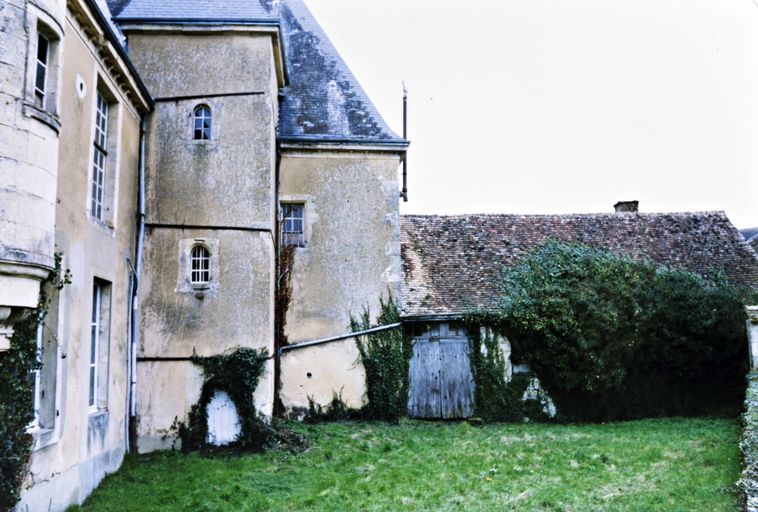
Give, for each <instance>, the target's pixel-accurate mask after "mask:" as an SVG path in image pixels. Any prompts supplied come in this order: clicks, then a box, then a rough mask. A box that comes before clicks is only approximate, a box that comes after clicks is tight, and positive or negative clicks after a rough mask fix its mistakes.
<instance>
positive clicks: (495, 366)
mask: <svg viewBox="0 0 758 512" xmlns="http://www.w3.org/2000/svg"><path fill="white" fill-rule="evenodd" d="M467 332H468V337H469V349H470V350H469V353H470V354H471V356H470V357H471V359H470V364H471V372H472V374H473V376H474V382H475V383H476V390H475V392H474V404H475V411H476V415H477V416H478V417H480V418H481V419H483V420H484V421H511V422H512V421H518V422H520V421H524V419H525V418H526V419H530V420H540V421H541V420H545V419H547V416H546V414H545V413H544V412H543V411H542V405H541V404H540V403H539V402H538V401H536V400H523V397H524V392H525V391H526V388H527V386H528V385H529V381H530V377H528V376H526V375H513V376H512V377H511V380H510V381H506V361H505V355H504V354H503V350H502V348H501V347H500V343H499V342H498V336H497V335H496V334H495V333H494V332H493V330H492V329H482V328H481V327H480V326H479V325H477V324H476V323H472V324H470V325H468V326H467ZM482 333H483V334H484V335H482Z"/></svg>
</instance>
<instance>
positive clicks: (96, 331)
mask: <svg viewBox="0 0 758 512" xmlns="http://www.w3.org/2000/svg"><path fill="white" fill-rule="evenodd" d="M102 300H103V286H102V285H101V284H100V283H99V282H97V281H95V284H94V285H93V287H92V322H91V324H90V329H91V330H90V350H89V400H88V402H87V404H88V405H89V407H90V409H97V402H98V396H97V394H98V387H99V386H98V384H99V382H98V379H99V375H98V373H99V372H98V366H99V365H98V360H99V357H100V330H101V322H102V314H101V303H102Z"/></svg>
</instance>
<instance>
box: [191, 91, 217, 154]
mask: <svg viewBox="0 0 758 512" xmlns="http://www.w3.org/2000/svg"><path fill="white" fill-rule="evenodd" d="M203 106H205V107H208V109H210V112H211V138H210V139H196V138H195V110H196V109H197V108H198V107H203ZM184 111H185V112H184V113H185V115H186V117H187V122H186V123H185V124H186V129H185V139H186V141H187V142H188V143H189V144H190V145H195V144H200V145H205V146H208V147H210V148H213V147H216V146H217V145H218V140H219V137H220V135H221V122H220V121H221V111H222V109H221V106H220V105H219V104H218V103H216V102H215V101H211V99H210V98H200V99H193V100H191V101H189V102H188V103H187V106H186V107H185V109H184Z"/></svg>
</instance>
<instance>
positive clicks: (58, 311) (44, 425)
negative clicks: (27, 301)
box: [27, 288, 68, 451]
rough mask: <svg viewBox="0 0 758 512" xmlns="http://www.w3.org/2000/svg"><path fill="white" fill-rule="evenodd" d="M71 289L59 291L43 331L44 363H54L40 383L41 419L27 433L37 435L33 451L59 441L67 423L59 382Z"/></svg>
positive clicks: (64, 348)
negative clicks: (41, 391) (64, 421)
mask: <svg viewBox="0 0 758 512" xmlns="http://www.w3.org/2000/svg"><path fill="white" fill-rule="evenodd" d="M66 290H67V288H64V289H63V290H61V291H59V292H57V293H55V295H54V296H53V300H52V302H51V304H50V310H49V312H48V315H47V316H46V318H45V327H44V331H43V347H44V348H43V353H42V361H43V365H50V366H48V367H47V368H45V366H43V368H42V369H41V372H42V378H41V379H40V384H41V386H42V389H43V390H44V392H45V396H44V397H41V403H40V420H41V421H39V422H37V423H36V424H35V423H32V424H31V425H29V427H28V430H27V433H28V434H30V435H31V436H32V438H33V444H32V450H33V451H37V450H41V449H43V448H46V447H48V446H50V445H52V444H55V443H57V442H58V440H59V439H60V438H61V433H62V425H63V421H62V418H63V411H62V408H61V407H62V404H63V403H64V402H63V400H64V398H63V391H64V390H63V389H61V386H59V385H58V384H59V383H60V382H62V379H63V371H64V368H63V367H64V365H63V364H61V360H63V359H66V355H67V354H66V352H67V350H66V346H65V342H64V340H63V339H62V338H60V337H59V333H63V332H65V326H66V322H67V318H66V311H65V310H64V309H65V308H66V306H67V304H68V302H67V301H66V300H64V299H63V298H62V297H61V294H65V293H67V291H66Z"/></svg>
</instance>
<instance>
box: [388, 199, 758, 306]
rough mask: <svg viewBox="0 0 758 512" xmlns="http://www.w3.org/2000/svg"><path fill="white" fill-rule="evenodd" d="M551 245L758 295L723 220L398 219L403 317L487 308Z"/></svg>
mask: <svg viewBox="0 0 758 512" xmlns="http://www.w3.org/2000/svg"><path fill="white" fill-rule="evenodd" d="M548 240H556V241H561V242H578V243H584V244H587V245H591V246H594V247H598V248H601V249H606V250H611V251H618V252H623V253H625V254H629V255H631V256H633V257H637V258H640V257H648V258H650V259H651V260H652V261H654V262H655V263H658V264H662V265H671V266H682V267H684V268H687V269H689V270H691V271H694V272H698V273H701V274H705V273H708V272H712V271H721V272H723V273H724V274H725V275H726V277H727V279H728V280H729V281H730V282H731V283H733V284H735V285H740V286H746V287H751V288H755V287H758V256H756V254H755V252H754V251H752V250H751V249H750V248H749V247H748V245H747V244H746V243H745V242H744V241H743V240H742V237H741V236H740V234H739V232H738V231H737V229H736V228H735V227H734V226H733V225H732V224H731V222H729V219H728V218H727V217H726V215H725V214H724V213H723V212H688V213H621V214H618V213H610V214H584V215H582V214H576V215H455V216H437V215H404V216H402V217H401V254H402V258H403V315H404V316H406V317H413V316H435V315H446V314H462V313H465V312H467V311H469V310H471V309H474V308H484V309H489V308H492V307H494V305H495V302H496V300H497V298H498V295H499V290H498V283H499V281H500V273H501V272H502V270H503V269H504V268H506V267H507V266H508V265H512V264H513V263H515V262H516V260H518V259H519V258H520V257H522V256H524V255H525V254H527V253H528V252H530V251H531V250H533V249H535V248H536V247H537V246H539V245H540V244H542V243H544V242H546V241H548Z"/></svg>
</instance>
